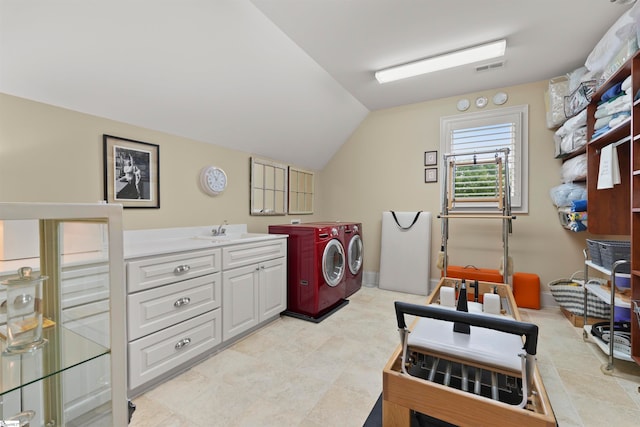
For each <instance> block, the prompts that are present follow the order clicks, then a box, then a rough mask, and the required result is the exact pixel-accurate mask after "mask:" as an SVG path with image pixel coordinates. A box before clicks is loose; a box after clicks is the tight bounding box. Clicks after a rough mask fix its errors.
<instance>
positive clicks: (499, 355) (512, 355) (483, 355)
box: [408, 317, 525, 372]
mask: <svg viewBox="0 0 640 427" xmlns="http://www.w3.org/2000/svg"><path fill="white" fill-rule="evenodd" d="M470 329H471V333H470V334H468V335H467V334H462V333H459V332H453V322H446V321H444V320H437V319H431V318H426V317H421V318H418V321H417V322H416V325H415V327H414V329H413V330H412V331H411V333H410V334H409V337H408V344H409V346H410V347H418V348H422V349H424V350H426V351H432V352H436V353H440V354H444V355H450V356H451V357H455V358H457V359H461V360H468V361H469V362H474V363H477V364H480V365H487V366H490V367H495V368H499V369H505V370H508V371H514V372H521V370H522V361H521V359H520V357H519V356H518V355H519V354H522V353H524V352H525V351H524V350H523V347H524V345H523V342H522V338H521V337H520V336H519V335H514V334H509V333H506V332H500V331H496V330H493V329H487V328H481V327H478V326H471V328H470Z"/></svg>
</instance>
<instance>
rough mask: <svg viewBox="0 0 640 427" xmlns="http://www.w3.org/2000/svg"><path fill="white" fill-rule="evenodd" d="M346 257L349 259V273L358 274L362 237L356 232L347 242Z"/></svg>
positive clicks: (360, 265) (360, 261)
mask: <svg viewBox="0 0 640 427" xmlns="http://www.w3.org/2000/svg"><path fill="white" fill-rule="evenodd" d="M347 258H348V259H349V271H351V274H353V275H356V274H358V272H359V271H360V268H361V267H362V239H361V238H360V236H359V235H357V234H356V235H355V236H353V238H351V241H350V242H349V248H348V249H347Z"/></svg>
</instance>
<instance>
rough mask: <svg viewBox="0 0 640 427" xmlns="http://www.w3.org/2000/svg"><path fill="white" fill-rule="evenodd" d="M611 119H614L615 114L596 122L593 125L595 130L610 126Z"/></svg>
mask: <svg viewBox="0 0 640 427" xmlns="http://www.w3.org/2000/svg"><path fill="white" fill-rule="evenodd" d="M611 119H613V114H609V115H608V116H604V117H601V118H599V119H598V120H596V122H595V123H594V124H593V128H594V129H595V130H598V129H600V128H602V127H605V126H608V125H609V122H610V121H611ZM612 127H613V126H612Z"/></svg>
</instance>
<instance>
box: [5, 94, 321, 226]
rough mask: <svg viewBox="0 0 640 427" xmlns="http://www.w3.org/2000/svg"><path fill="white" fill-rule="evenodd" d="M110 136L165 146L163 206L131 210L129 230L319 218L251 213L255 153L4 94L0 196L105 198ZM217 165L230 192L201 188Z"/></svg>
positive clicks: (59, 199) (64, 199) (8, 198)
mask: <svg viewBox="0 0 640 427" xmlns="http://www.w3.org/2000/svg"><path fill="white" fill-rule="evenodd" d="M103 134H109V135H114V136H120V137H123V138H128V139H133V140H137V141H145V142H150V143H153V144H158V145H159V146H160V209H125V210H124V228H125V229H128V230H131V229H147V228H163V227H186V226H196V225H211V224H220V223H222V221H223V220H225V219H226V220H228V221H229V223H235V224H245V223H246V224H247V225H248V228H249V231H253V232H266V231H267V226H268V225H269V224H281V223H285V222H287V223H288V222H289V221H290V219H291V218H302V219H304V220H312V219H316V217H317V215H313V216H309V215H304V216H300V215H295V216H291V217H289V216H274V217H255V216H250V215H249V158H250V156H251V154H250V153H245V152H241V151H235V150H229V149H226V148H222V147H220V146H217V145H213V144H208V143H203V142H197V141H193V140H189V139H185V138H180V137H177V136H173V135H168V134H165V133H162V132H156V131H152V130H148V129H143V128H140V127H136V126H131V125H128V124H125V123H120V122H115V121H112V120H107V119H103V118H99V117H95V116H90V115H87V114H81V113H78V112H74V111H70V110H66V109H62V108H58V107H54V106H50V105H46V104H42V103H37V102H33V101H28V100H25V99H21V98H16V97H13V96H9V95H6V94H0V201H3V202H73V203H96V202H98V201H99V200H101V199H103V161H102V135H103ZM210 164H213V165H216V166H219V167H221V168H223V169H224V170H225V172H226V173H227V175H228V180H229V185H228V187H227V190H226V191H225V192H224V193H223V194H222V195H219V196H216V197H211V196H208V195H206V194H205V193H204V192H202V191H201V190H200V189H199V187H198V180H199V173H200V170H201V169H202V167H204V166H206V165H210ZM318 218H319V217H318Z"/></svg>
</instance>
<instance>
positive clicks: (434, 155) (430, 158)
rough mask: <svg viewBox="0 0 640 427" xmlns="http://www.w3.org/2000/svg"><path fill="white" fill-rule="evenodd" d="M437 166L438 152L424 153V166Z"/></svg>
mask: <svg viewBox="0 0 640 427" xmlns="http://www.w3.org/2000/svg"><path fill="white" fill-rule="evenodd" d="M437 164H438V152H437V151H425V152H424V165H425V166H435V165H437Z"/></svg>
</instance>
